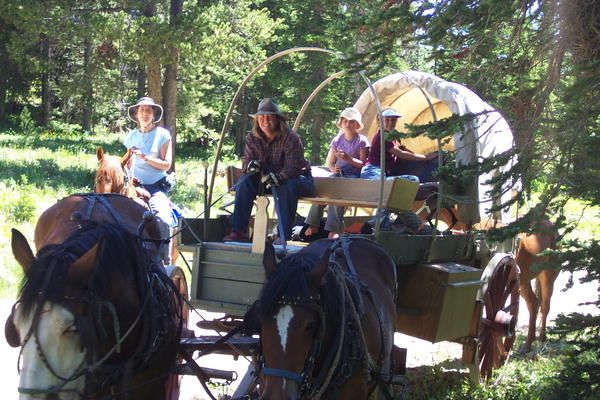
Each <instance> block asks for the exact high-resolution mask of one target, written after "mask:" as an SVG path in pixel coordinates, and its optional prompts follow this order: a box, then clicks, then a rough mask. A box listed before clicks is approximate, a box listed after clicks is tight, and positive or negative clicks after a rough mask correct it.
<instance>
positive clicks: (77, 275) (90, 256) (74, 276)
mask: <svg viewBox="0 0 600 400" xmlns="http://www.w3.org/2000/svg"><path fill="white" fill-rule="evenodd" d="M101 245H102V240H99V241H98V243H96V244H95V245H94V247H92V248H91V249H89V250H88V251H87V252H86V253H85V254H84V255H82V256H81V257H79V258H78V259H77V260H75V262H74V263H73V264H71V266H70V267H69V274H68V280H69V282H70V283H72V284H74V285H76V286H84V285H85V284H87V283H88V282H89V281H90V279H92V275H93V272H94V267H95V266H96V259H97V258H98V250H99V249H100V246H101Z"/></svg>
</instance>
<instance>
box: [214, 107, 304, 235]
mask: <svg viewBox="0 0 600 400" xmlns="http://www.w3.org/2000/svg"><path fill="white" fill-rule="evenodd" d="M250 116H251V117H252V118H254V124H253V126H252V132H250V133H249V134H248V136H247V137H246V146H245V148H244V157H243V164H242V171H243V173H244V175H242V177H241V178H240V181H239V182H238V184H237V185H236V191H235V208H234V210H233V216H232V218H231V233H230V234H228V235H227V236H225V238H224V239H223V240H224V241H236V242H248V241H250V239H249V237H248V234H247V229H248V222H249V220H250V213H251V212H252V204H253V202H254V199H256V196H257V195H259V194H260V193H261V192H266V191H269V190H272V188H275V190H276V192H277V197H278V199H277V200H278V203H279V204H278V207H276V209H277V210H278V211H277V212H278V213H281V215H278V216H277V217H278V218H279V219H280V221H281V226H282V227H283V230H284V232H278V235H279V236H280V238H285V239H286V240H287V239H289V237H290V236H291V233H292V224H293V221H294V217H295V215H296V209H297V207H298V198H299V197H302V196H314V195H315V184H314V182H313V179H312V175H311V173H310V164H309V163H308V161H307V160H306V159H305V158H304V148H303V146H302V142H301V141H300V137H299V136H298V134H297V133H296V132H294V131H293V130H292V129H290V128H289V127H288V126H287V123H286V118H285V117H284V116H283V115H282V114H281V112H280V111H279V106H278V105H277V103H276V102H275V101H274V100H273V99H270V98H266V99H262V100H261V101H260V103H259V105H258V110H257V112H256V114H250Z"/></svg>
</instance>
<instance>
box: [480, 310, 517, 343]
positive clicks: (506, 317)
mask: <svg viewBox="0 0 600 400" xmlns="http://www.w3.org/2000/svg"><path fill="white" fill-rule="evenodd" d="M481 324H482V325H485V327H486V329H488V330H489V333H490V334H492V335H494V336H498V337H504V336H514V335H515V331H516V327H517V318H516V316H515V315H512V314H510V313H508V312H506V311H504V310H499V311H498V312H497V313H496V315H495V317H494V319H493V320H490V319H488V318H482V320H481Z"/></svg>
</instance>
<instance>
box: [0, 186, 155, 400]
mask: <svg viewBox="0 0 600 400" xmlns="http://www.w3.org/2000/svg"><path fill="white" fill-rule="evenodd" d="M86 198H87V199H88V201H90V204H89V205H88V209H87V216H88V219H89V220H90V221H91V215H92V213H93V208H94V205H95V203H96V201H97V200H98V199H99V200H100V202H101V203H102V204H103V205H104V206H105V207H106V208H107V209H108V211H109V213H110V214H111V216H112V217H113V218H114V219H115V221H118V220H119V213H118V211H117V210H114V209H113V207H112V206H111V205H110V203H109V202H108V201H106V199H104V198H103V197H100V196H95V195H94V196H86ZM71 219H72V220H75V221H77V222H81V219H82V215H81V213H79V212H75V213H73V215H72V216H71ZM149 221H150V219H148V218H144V220H143V222H142V223H141V224H140V225H139V226H138V229H137V232H136V237H137V239H138V241H140V243H143V242H145V241H146V240H147V239H142V238H141V233H142V231H143V230H144V227H145V225H146V223H148V222H149ZM91 222H93V221H91ZM82 228H83V226H82V225H81V223H80V224H79V229H82ZM66 255H67V256H68V257H70V258H71V261H75V258H76V256H75V255H74V254H72V253H67V254H66ZM56 263H57V260H56V259H55V260H53V262H52V263H51V264H50V266H49V268H48V269H47V270H46V271H45V274H44V281H43V284H42V287H41V290H40V292H39V294H38V299H37V301H36V305H37V307H36V309H35V312H34V315H33V317H32V322H31V326H30V328H29V330H28V332H27V334H26V335H25V337H24V338H23V340H22V341H21V340H20V338H19V335H18V332H17V330H16V327H15V324H14V312H15V310H16V307H17V306H18V304H19V301H17V302H15V304H13V307H12V311H11V314H10V316H9V318H8V319H7V321H6V325H5V337H6V339H7V342H8V343H9V345H11V346H12V347H17V346H20V351H19V357H18V361H17V369H18V371H19V373H20V371H21V368H20V361H21V358H22V355H23V349H24V346H25V344H26V343H27V342H28V341H29V340H30V339H31V338H33V340H34V341H35V345H36V352H37V354H38V356H39V358H40V360H41V361H42V363H43V364H44V366H45V367H46V369H47V370H48V371H49V372H50V373H51V374H52V375H53V376H55V377H56V378H57V379H59V380H60V381H61V383H60V384H58V385H54V386H51V387H49V388H47V389H35V388H24V387H18V389H17V390H18V392H19V393H22V394H28V395H44V394H45V395H48V394H59V393H74V392H75V393H79V395H80V397H82V398H83V397H85V396H84V393H80V392H79V391H77V390H76V389H66V388H64V387H65V385H67V384H68V383H69V382H72V381H74V380H76V379H79V378H80V377H82V376H84V375H85V376H89V375H91V373H93V372H94V371H96V370H97V369H98V368H99V367H100V366H101V365H102V364H103V363H104V362H105V361H106V360H108V359H109V358H110V357H111V356H112V355H113V354H114V353H115V352H116V353H119V352H120V350H121V345H122V344H123V342H124V341H125V339H126V338H127V337H128V336H129V335H130V334H131V333H132V332H133V330H134V328H135V327H136V326H137V325H138V323H139V322H140V320H141V317H142V314H143V313H144V310H145V308H146V307H147V306H148V303H149V301H150V298H151V297H152V291H151V290H148V291H147V292H146V295H145V298H144V300H143V302H142V304H141V305H140V310H139V312H138V314H137V316H136V318H135V320H134V322H133V323H132V324H131V326H130V327H129V328H128V330H127V331H126V332H125V333H124V334H123V335H121V334H120V329H119V328H115V338H116V342H115V344H114V345H113V346H112V348H111V349H109V350H108V351H107V352H106V354H105V355H103V356H102V357H101V358H100V359H99V360H96V361H94V360H92V357H93V354H91V352H90V351H88V352H87V353H88V354H87V359H84V360H83V361H82V362H81V364H80V365H79V366H78V367H77V369H76V370H75V372H74V373H73V375H71V376H70V377H63V376H61V375H60V374H58V373H57V372H56V370H55V369H54V368H53V367H52V365H51V364H50V362H49V361H48V358H47V357H46V354H45V353H44V351H43V349H42V346H41V345H40V341H39V336H38V325H39V321H40V318H41V315H42V314H43V312H44V311H43V305H44V303H45V302H46V301H48V300H50V299H49V298H47V296H46V294H47V289H48V285H49V283H50V277H51V276H52V273H53V271H54V269H55V266H56ZM155 279H156V277H155V275H154V274H152V276H151V278H150V282H149V284H150V287H152V286H153V285H154V281H155ZM94 299H95V297H94V295H93V293H92V292H91V291H90V292H89V293H88V294H87V296H82V297H72V296H64V295H63V296H61V297H60V298H57V299H52V300H51V301H52V302H53V303H56V304H60V305H62V306H63V307H65V308H67V309H69V310H70V311H71V312H73V310H72V309H71V308H70V307H68V306H66V303H69V302H75V303H77V304H85V306H86V307H87V309H88V310H90V309H91V307H92V306H94V305H95V304H100V306H105V305H106V304H105V303H108V302H105V301H95V300H94ZM107 307H108V308H109V310H111V315H112V317H113V323H114V326H118V317H117V315H116V312H115V311H114V306H113V305H112V303H108V305H107ZM73 314H74V315H77V314H75V313H73ZM115 322H117V323H116V324H115ZM82 339H83V338H82ZM86 362H87V364H86Z"/></svg>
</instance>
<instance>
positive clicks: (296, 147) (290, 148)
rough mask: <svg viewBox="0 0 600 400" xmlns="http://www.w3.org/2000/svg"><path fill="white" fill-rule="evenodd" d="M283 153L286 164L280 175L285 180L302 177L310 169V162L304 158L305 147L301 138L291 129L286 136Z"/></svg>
mask: <svg viewBox="0 0 600 400" xmlns="http://www.w3.org/2000/svg"><path fill="white" fill-rule="evenodd" d="M283 152H284V154H285V156H284V161H285V162H284V164H283V166H282V168H281V171H280V172H279V175H280V176H281V178H283V179H284V180H285V179H289V178H293V177H296V176H298V175H301V174H302V173H303V172H304V171H305V170H306V169H307V168H308V167H309V164H308V161H306V159H305V158H304V147H303V146H302V142H301V141H300V137H299V136H298V134H297V133H296V132H294V131H293V130H291V129H290V130H289V131H288V133H287V135H285V140H284V145H283Z"/></svg>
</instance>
